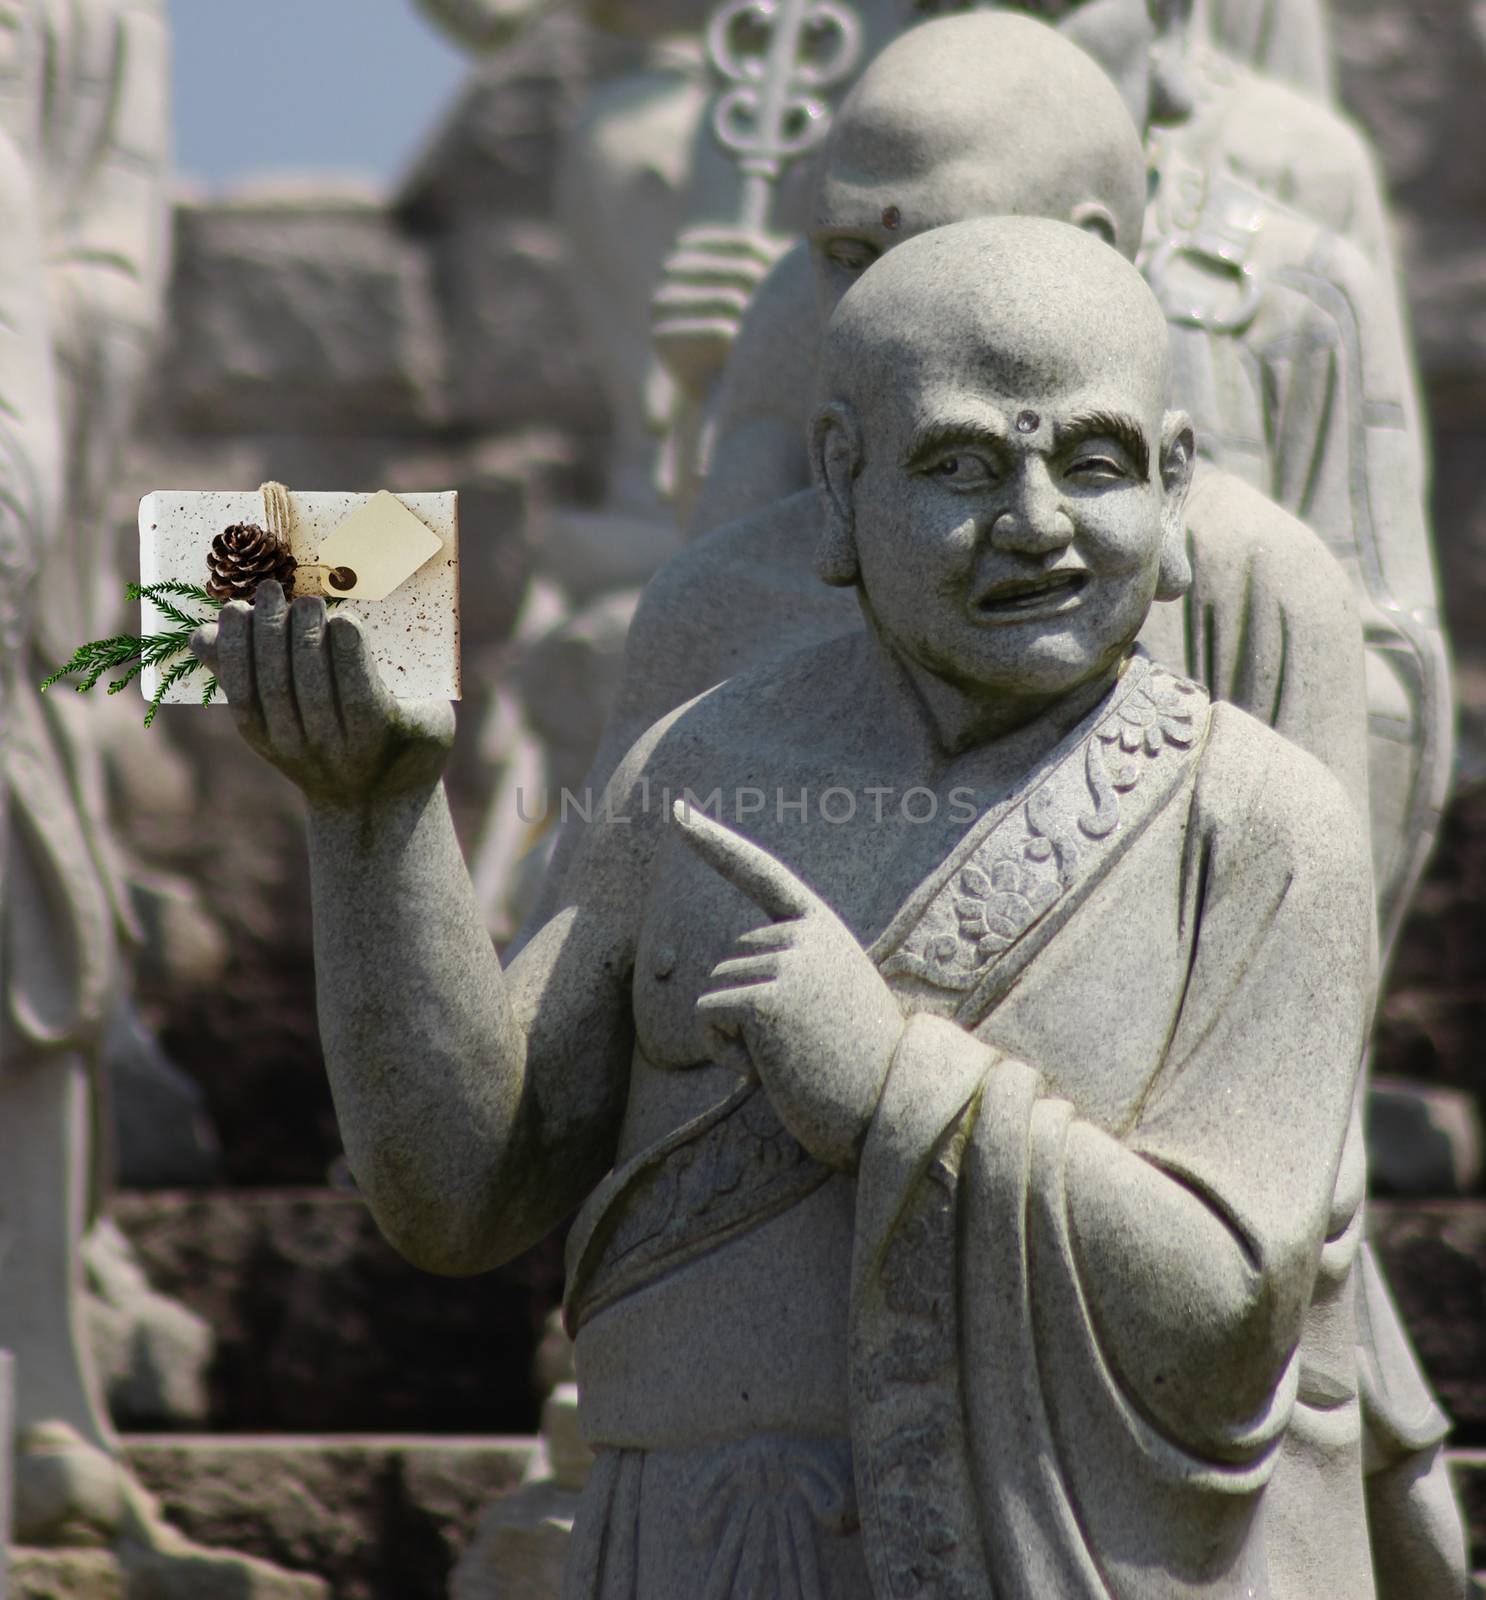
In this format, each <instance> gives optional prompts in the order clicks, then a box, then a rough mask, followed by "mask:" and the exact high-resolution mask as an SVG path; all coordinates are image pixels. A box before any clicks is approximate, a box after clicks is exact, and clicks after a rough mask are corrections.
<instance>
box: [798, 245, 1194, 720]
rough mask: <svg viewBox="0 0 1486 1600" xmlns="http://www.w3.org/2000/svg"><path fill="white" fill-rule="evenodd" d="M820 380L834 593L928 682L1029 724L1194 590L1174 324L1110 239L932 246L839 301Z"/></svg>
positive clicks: (814, 450) (869, 275)
mask: <svg viewBox="0 0 1486 1600" xmlns="http://www.w3.org/2000/svg"><path fill="white" fill-rule="evenodd" d="M821 360H822V365H821V394H822V397H823V401H824V403H823V405H822V406H821V408H820V410H819V412H818V413H817V415H816V418H815V421H814V423H813V425H812V430H811V456H812V465H813V469H814V474H815V479H816V483H817V486H818V488H819V490H820V493H821V497H822V502H823V506H824V510H825V533H824V536H823V540H822V547H821V552H820V568H821V573H822V576H823V577H824V578H825V579H826V581H827V582H830V583H836V584H843V585H845V584H855V585H857V587H858V588H859V590H860V594H861V599H862V604H863V608H864V610H865V612H866V613H867V617H868V620H869V622H870V623H871V624H872V625H873V626H874V627H875V629H876V631H877V632H878V633H879V635H880V636H881V637H882V638H883V639H884V640H885V641H886V642H887V643H888V645H889V647H890V648H891V649H892V650H893V651H894V652H895V653H896V654H897V655H898V656H899V657H900V658H901V659H902V660H904V661H905V662H906V663H910V664H911V665H912V666H913V667H914V669H915V670H918V671H921V672H923V673H927V674H929V675H930V676H932V677H933V678H936V679H939V680H941V681H943V682H948V683H951V684H955V685H957V686H958V687H959V688H960V689H962V690H965V689H968V690H970V691H972V692H985V693H988V694H991V695H994V696H1001V697H1003V698H1005V697H1008V696H1010V697H1012V699H1013V700H1014V701H1015V703H1017V704H1026V705H1028V706H1029V707H1030V712H1029V714H1031V712H1035V710H1036V708H1037V707H1038V706H1039V705H1041V704H1045V703H1046V702H1047V701H1048V700H1049V699H1051V698H1058V697H1061V696H1063V695H1065V694H1067V693H1069V692H1070V691H1071V690H1073V689H1074V688H1077V687H1078V686H1079V685H1081V684H1084V683H1086V682H1089V681H1090V680H1091V679H1093V678H1095V677H1097V676H1098V675H1099V674H1101V673H1107V672H1110V671H1112V670H1114V668H1115V667H1116V666H1117V665H1118V662H1119V661H1120V660H1121V659H1122V657H1123V655H1124V653H1125V651H1126V650H1127V649H1128V647H1129V645H1130V644H1131V642H1132V641H1133V640H1134V639H1135V637H1136V635H1137V634H1138V633H1139V631H1140V628H1141V625H1142V623H1143V622H1144V620H1145V617H1146V613H1147V612H1148V610H1149V609H1150V606H1151V603H1152V601H1153V600H1154V599H1158V598H1160V599H1175V598H1177V597H1178V596H1179V595H1180V594H1182V593H1183V592H1184V591H1185V589H1186V587H1187V585H1188V583H1189V582H1190V578H1191V573H1190V570H1189V568H1188V565H1187V557H1186V540H1185V533H1184V526H1183V519H1182V504H1183V501H1184V500H1185V497H1186V491H1187V486H1188V483H1189V481H1190V477H1191V469H1192V455H1193V440H1192V429H1191V425H1190V423H1189V422H1188V420H1187V419H1186V417H1185V416H1183V415H1181V414H1179V413H1178V414H1173V413H1170V412H1168V411H1167V410H1166V390H1167V384H1168V380H1169V360H1168V354H1167V329H1166V321H1165V318H1164V317H1163V315H1162V313H1161V309H1160V307H1159V306H1158V305H1157V303H1156V301H1155V298H1154V297H1153V296H1152V294H1151V292H1150V290H1149V289H1148V288H1147V287H1146V284H1145V282H1144V280H1143V279H1142V278H1141V276H1140V274H1139V273H1138V272H1137V271H1136V270H1135V268H1134V267H1133V266H1131V264H1130V263H1129V262H1127V261H1126V260H1124V258H1123V257H1122V256H1120V255H1119V254H1118V253H1117V252H1116V251H1114V250H1112V249H1110V248H1109V246H1108V245H1106V244H1104V243H1103V242H1102V241H1101V240H1100V239H1098V238H1096V237H1094V236H1093V235H1092V234H1090V233H1088V232H1086V231H1084V230H1082V229H1079V228H1076V227H1073V226H1071V225H1069V224H1068V223H1063V222H1053V221H1049V220H1047V219H1044V218H1034V217H997V218H987V219H982V220H979V221H973V222H964V223H958V224H955V225H954V226H951V227H947V228H941V229H937V230H935V231H934V232H931V233H926V234H922V235H920V236H919V237H918V238H915V239H911V240H909V241H908V242H907V243H905V244H904V245H903V246H902V247H901V248H900V249H898V250H894V251H892V252H891V253H890V254H888V255H886V256H884V257H883V258H882V259H881V260H879V261H877V262H875V263H874V264H873V265H872V266H871V267H870V268H868V270H867V271H866V272H865V273H864V274H863V275H862V277H861V278H860V280H859V281H858V282H857V283H856V284H855V285H853V287H852V288H851V289H850V290H849V291H848V292H847V294H846V295H845V296H844V297H843V299H842V301H841V304H840V306H839V307H838V308H837V311H836V313H835V315H834V317H833V318H832V320H831V323H830V326H829V328H828V330H827V332H826V336H825V342H824V346H823V349H822V357H821Z"/></svg>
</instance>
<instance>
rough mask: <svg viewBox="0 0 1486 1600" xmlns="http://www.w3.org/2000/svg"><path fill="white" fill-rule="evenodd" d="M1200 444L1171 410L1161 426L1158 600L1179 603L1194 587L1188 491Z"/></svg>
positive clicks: (1188, 424)
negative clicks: (1189, 545)
mask: <svg viewBox="0 0 1486 1600" xmlns="http://www.w3.org/2000/svg"><path fill="white" fill-rule="evenodd" d="M1196 457H1197V444H1196V440H1195V439H1194V437H1193V434H1192V423H1191V419H1190V418H1189V417H1188V416H1187V414H1186V412H1184V411H1168V412H1167V413H1166V418H1165V420H1164V422H1163V423H1162V424H1161V463H1160V470H1161V571H1160V575H1159V576H1158V578H1157V579H1156V598H1157V599H1158V600H1179V599H1181V597H1182V596H1183V595H1184V594H1185V593H1186V592H1187V590H1188V589H1190V588H1191V587H1192V563H1191V562H1190V561H1189V560H1188V558H1187V521H1186V517H1185V515H1184V513H1185V511H1186V505H1187V491H1188V490H1189V489H1190V488H1191V487H1192V470H1193V467H1194V466H1195V465H1196Z"/></svg>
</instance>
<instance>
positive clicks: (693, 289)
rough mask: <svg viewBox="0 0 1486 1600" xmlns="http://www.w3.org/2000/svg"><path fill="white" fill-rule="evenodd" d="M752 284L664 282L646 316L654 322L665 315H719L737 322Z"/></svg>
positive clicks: (712, 316)
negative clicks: (664, 284)
mask: <svg viewBox="0 0 1486 1600" xmlns="http://www.w3.org/2000/svg"><path fill="white" fill-rule="evenodd" d="M751 295H752V286H751V285H744V286H741V287H739V286H736V285H734V284H732V283H726V282H718V283H705V284H690V283H668V284H667V285H666V286H665V288H664V289H660V290H657V291H656V295H655V298H654V300H652V301H651V303H650V315H651V317H652V319H653V320H654V321H656V322H663V321H665V320H666V319H667V318H677V317H682V318H691V319H696V318H718V317H720V318H722V319H723V320H724V321H727V322H737V321H739V320H740V319H741V318H742V316H743V313H744V312H745V311H747V310H748V302H749V299H750V296H751Z"/></svg>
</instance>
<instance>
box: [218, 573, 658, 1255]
mask: <svg viewBox="0 0 1486 1600" xmlns="http://www.w3.org/2000/svg"><path fill="white" fill-rule="evenodd" d="M197 650H198V653H199V654H201V655H202V656H203V657H204V658H205V659H206V660H207V661H208V663H209V664H214V665H215V667H216V670H217V673H218V676H219V678H220V681H221V684H222V687H223V689H224V690H225V692H226V695H227V698H228V701H229V703H230V705H231V707H232V711H233V715H234V717H235V719H236V721H237V725H238V728H239V730H240V731H241V733H242V734H243V737H244V738H245V739H246V740H247V742H248V743H249V744H250V745H252V746H253V748H254V749H256V750H257V751H258V752H259V753H260V754H262V755H263V756H264V757H265V758H266V759H267V760H269V761H270V762H272V763H273V765H275V766H276V767H278V768H279V770H280V771H282V772H284V773H285V774H286V775H287V776H288V777H289V778H290V779H291V780H292V781H293V782H294V783H295V784H297V785H298V787H299V788H300V789H301V790H303V792H304V794H305V798H306V800H307V802H308V807H309V846H310V877H311V890H312V895H313V902H314V919H315V966H316V980H317V996H318V1002H319V1014H320V1029H321V1035H322V1042H323V1045H324V1050H325V1060H326V1067H327V1070H328V1072H329V1075H330V1083H331V1090H332V1093H333V1095H334V1099H335V1107H336V1115H337V1118H338V1119H339V1122H340V1127H341V1133H342V1137H343V1139H344V1141H345V1146H346V1153H347V1156H348V1158H349V1160H350V1163H351V1168H352V1170H353V1172H355V1174H356V1178H357V1181H358V1183H359V1184H360V1185H361V1188H362V1190H363V1192H364V1193H365V1194H366V1197H367V1200H368V1203H369V1204H370V1205H371V1208H372V1211H373V1214H374V1215H375V1216H376V1219H377V1222H378V1225H379V1226H380V1227H381V1228H382V1230H383V1232H384V1233H386V1235H387V1237H388V1238H389V1239H390V1240H391V1241H392V1243H393V1244H394V1245H395V1246H396V1247H397V1248H398V1250H400V1251H401V1252H402V1253H403V1254H404V1255H406V1256H407V1257H408V1258H409V1259H410V1260H412V1261H413V1262H415V1263H416V1264H417V1265H419V1266H422V1267H424V1268H426V1269H427V1270H429V1271H435V1272H447V1273H466V1272H480V1271H485V1270H488V1269H489V1268H490V1267H492V1266H494V1265H496V1264H498V1263H499V1262H500V1261H501V1260H504V1259H506V1258H508V1257H509V1256H512V1255H514V1254H516V1253H517V1252H519V1251H520V1250H522V1249H524V1248H526V1247H527V1246H528V1245H530V1244H532V1243H533V1242H535V1240H536V1239H538V1238H540V1237H541V1235H542V1234H543V1233H545V1232H546V1231H547V1230H548V1229H549V1228H550V1227H551V1226H552V1225H553V1224H554V1223H556V1222H557V1221H559V1220H560V1219H561V1217H562V1216H563V1215H564V1214H565V1213H566V1212H567V1211H568V1210H570V1209H571V1208H572V1206H574V1205H575V1204H577V1202H578V1201H579V1200H581V1199H582V1197H583V1195H584V1194H585V1193H586V1192H587V1190H588V1189H589V1188H590V1187H591V1186H592V1184H593V1183H594V1182H596V1181H597V1179H598V1177H599V1176H600V1175H601V1174H602V1173H603V1171H604V1170H605V1168H606V1167H607V1165H608V1163H609V1160H610V1156H611V1154H612V1148H613V1143H614V1140H615V1138H616V1137H617V1134H618V1118H619V1114H620V1112H621V1111H622V1108H623V1103H624V1094H625V1088H626V1084H627V1067H628V1061H629V1053H630V1047H631V1034H630V1021H629V1009H628V995H627V981H626V974H627V971H628V964H629V957H628V943H629V939H630V930H629V927H628V924H627V922H626V921H625V919H624V917H623V915H622V908H623V905H624V902H625V896H626V895H627V894H628V891H629V885H628V881H627V879H626V878H625V872H626V863H627V860H628V859H629V857H628V856H627V854H626V853H625V846H624V844H623V841H622V840H621V841H618V848H617V849H616V851H615V854H614V856H613V859H612V860H611V861H610V862H609V868H610V870H609V872H608V873H607V874H599V875H592V876H593V884H592V889H591V892H590V893H588V894H587V895H585V896H583V897H580V900H579V902H578V903H576V904H574V905H572V906H570V907H569V908H568V909H567V910H566V911H565V913H564V916H563V918H562V919H561V925H560V926H554V927H553V928H551V929H548V930H544V932H543V936H542V937H541V938H540V939H539V940H537V941H536V942H535V943H534V947H533V948H532V949H531V950H530V951H528V952H527V954H526V956H525V958H524V959H523V960H522V961H521V962H519V963H517V964H516V965H515V966H514V967H513V970H512V972H511V973H510V974H509V975H507V974H504V973H502V971H501V967H500V963H499V961H498V960H497V959H496V956H495V952H494V950H493V948H492V946H491V943H490V938H489V935H488V934H487V933H486V931H485V926H484V922H483V919H482V917H481V914H480V909H479V905H478V902H477V900H476V897H475V893H474V889H473V886H472V885H471V883H470V881H469V874H468V872H467V871H466V870H465V866H464V862H463V859H462V857H461V855H460V851H459V845H458V842H457V840H456V839H455V835H454V829H453V825H452V823H451V821H450V817H449V809H448V804H447V802H446V799H445V796H444V789H443V784H442V781H441V773H442V771H443V766H444V762H445V760H446V758H447V756H448V751H449V747H450V743H451V740H452V737H453V731H454V719H453V713H452V711H451V709H450V707H449V706H448V705H447V704H445V703H443V702H435V701H419V702H397V701H394V700H393V699H392V697H391V696H390V695H389V693H388V692H387V690H386V689H385V687H384V686H383V685H382V683H381V682H380V680H379V678H378V676H377V673H376V670H375V668H374V667H373V666H372V664H371V662H370V660H369V658H368V656H367V653H366V650H365V647H364V642H363V639H362V636H361V631H360V628H359V626H358V624H357V623H356V621H355V620H354V618H352V617H351V616H349V615H339V616H334V617H330V618H327V616H326V611H325V607H324V604H323V602H321V601H319V600H317V599H301V600H297V601H296V602H295V603H294V605H293V607H292V608H289V607H287V606H286V605H285V603H284V598H283V594H282V592H281V591H280V590H279V588H278V586H277V585H276V584H266V585H264V587H263V588H262V589H260V591H259V596H258V600H257V603H256V604H255V605H254V606H251V607H250V606H245V605H241V604H235V605H229V606H227V607H225V608H224V609H223V611H222V615H221V623H220V626H219V628H218V629H216V630H210V629H206V630H202V633H201V634H199V635H198V642H197ZM614 831H615V832H616V833H617V832H618V830H614ZM607 842H608V841H607V840H606V839H596V840H595V841H594V845H595V847H596V848H603V847H604V846H605V845H606V843H607ZM606 891H607V893H606ZM611 907H612V908H617V909H614V910H611V909H610V908H611Z"/></svg>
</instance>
